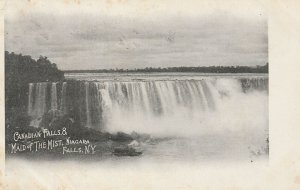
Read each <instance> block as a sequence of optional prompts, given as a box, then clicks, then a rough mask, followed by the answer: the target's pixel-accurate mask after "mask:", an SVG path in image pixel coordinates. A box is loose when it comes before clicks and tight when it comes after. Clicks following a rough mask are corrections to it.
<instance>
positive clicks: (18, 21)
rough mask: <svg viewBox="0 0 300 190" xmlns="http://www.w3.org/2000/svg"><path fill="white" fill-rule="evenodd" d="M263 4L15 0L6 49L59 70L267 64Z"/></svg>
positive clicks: (7, 19)
mask: <svg viewBox="0 0 300 190" xmlns="http://www.w3.org/2000/svg"><path fill="white" fill-rule="evenodd" d="M200 2H201V3H200ZM241 2H242V3H241ZM262 7H263V6H262V5H260V4H254V3H253V2H248V1H247V2H246V1H230V0H229V1H227V3H226V4H224V3H223V4H222V1H218V0H215V1H212V0H211V1H192V0H186V1H179V0H173V1H168V0H161V1H155V0H152V1H150V0H139V1H130V0H106V1H91V0H87V1H79V0H57V1H47V0H44V1H38V0H27V1H16V0H11V1H7V3H6V7H5V10H6V12H5V50H6V51H9V52H15V53H22V54H23V55H31V56H32V57H33V58H35V59H36V58H38V57H39V56H40V55H43V56H47V57H48V58H49V60H50V61H51V62H54V63H56V64H57V66H58V68H59V69H62V70H77V69H111V68H124V69H127V68H128V69H133V68H144V67H178V66H211V65H215V66H235V65H241V66H256V65H264V64H266V63H267V62H268V27H267V16H266V13H265V11H264V10H263V8H262Z"/></svg>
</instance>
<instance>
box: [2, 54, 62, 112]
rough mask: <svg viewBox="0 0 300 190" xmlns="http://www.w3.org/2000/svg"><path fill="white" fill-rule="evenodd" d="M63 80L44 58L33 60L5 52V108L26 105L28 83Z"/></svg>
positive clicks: (59, 73)
mask: <svg viewBox="0 0 300 190" xmlns="http://www.w3.org/2000/svg"><path fill="white" fill-rule="evenodd" d="M63 79H64V73H63V72H62V71H60V70H58V68H57V66H56V64H55V63H51V61H50V60H48V58H47V57H45V56H40V57H39V59H37V60H34V59H32V58H31V57H30V56H28V55H22V54H15V53H14V52H12V53H9V52H8V51H5V103H6V105H5V106H6V108H11V107H14V106H21V105H25V104H26V101H27V94H26V92H27V91H28V84H29V83H32V82H46V81H60V80H63Z"/></svg>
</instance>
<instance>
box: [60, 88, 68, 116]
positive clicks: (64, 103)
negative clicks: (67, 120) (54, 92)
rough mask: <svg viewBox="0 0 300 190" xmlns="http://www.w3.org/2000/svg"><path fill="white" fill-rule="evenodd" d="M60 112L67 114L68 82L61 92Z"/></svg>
mask: <svg viewBox="0 0 300 190" xmlns="http://www.w3.org/2000/svg"><path fill="white" fill-rule="evenodd" d="M60 110H61V111H62V113H63V114H67V113H68V110H67V82H63V85H62V90H61V107H60Z"/></svg>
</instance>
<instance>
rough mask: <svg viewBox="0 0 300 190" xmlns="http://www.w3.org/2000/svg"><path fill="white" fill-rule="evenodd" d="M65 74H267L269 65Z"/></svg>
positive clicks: (84, 71)
mask: <svg viewBox="0 0 300 190" xmlns="http://www.w3.org/2000/svg"><path fill="white" fill-rule="evenodd" d="M64 72H66V73H151V72H195V73H268V72H269V64H268V63H266V64H265V65H263V66H260V65H257V66H255V67H250V66H203V67H200V66H199V67H167V68H161V67H157V68H154V67H146V68H142V69H118V68H115V69H97V70H65V71H64Z"/></svg>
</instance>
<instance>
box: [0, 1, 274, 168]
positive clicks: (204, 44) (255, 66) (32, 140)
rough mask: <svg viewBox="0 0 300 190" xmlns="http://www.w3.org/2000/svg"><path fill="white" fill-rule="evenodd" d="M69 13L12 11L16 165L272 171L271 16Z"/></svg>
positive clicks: (9, 43) (9, 45) (9, 101)
mask: <svg viewBox="0 0 300 190" xmlns="http://www.w3.org/2000/svg"><path fill="white" fill-rule="evenodd" d="M16 4H17V3H16ZM37 4H38V2H37ZM12 5H14V4H13V3H12ZM65 6H67V5H65ZM70 6H72V9H65V11H62V9H60V11H58V12H57V14H53V13H51V12H49V11H41V10H39V9H35V8H30V9H27V10H21V9H18V8H17V6H16V9H15V10H12V9H7V14H6V15H5V18H4V19H5V20H4V21H5V47H4V48H5V146H6V150H5V152H6V153H5V157H6V161H9V160H15V159H18V160H33V161H35V162H39V161H41V160H42V161H47V162H53V161H59V162H64V161H70V160H72V161H74V160H75V161H80V162H93V163H94V162H96V163H99V162H100V163H101V162H106V161H109V162H113V163H114V162H115V163H117V164H126V163H134V162H137V161H138V162H143V163H148V162H149V163H150V162H154V163H165V162H197V163H207V162H212V163H223V162H224V163H227V162H228V163H232V162H236V163H252V162H257V161H263V162H268V156H269V119H268V116H269V114H268V112H269V111H268V97H269V95H268V94H269V76H268V72H269V70H268V68H269V61H268V20H267V16H266V14H265V13H264V12H263V11H262V10H260V9H259V10H254V11H253V12H252V13H253V14H248V15H243V14H241V13H240V12H239V11H237V12H233V11H231V12H230V11H224V10H214V11H210V12H203V13H202V12H197V11H195V12H193V13H190V12H185V11H181V12H179V13H176V14H174V12H172V10H170V11H166V12H160V11H158V12H157V14H153V13H148V14H144V15H141V14H136V15H130V14H128V15H125V16H124V15H122V14H121V13H117V12H110V11H106V12H105V11H103V12H102V11H99V10H98V9H96V8H95V7H93V6H92V4H91V5H87V7H89V8H90V9H89V11H83V10H82V9H80V2H79V3H73V2H72V5H70ZM103 6H104V7H109V6H114V5H113V4H112V5H111V4H109V3H106V4H105V3H104V4H103ZM12 7H13V6H12ZM107 9H108V8H107ZM108 10H109V9H108ZM270 64H272V63H270Z"/></svg>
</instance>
